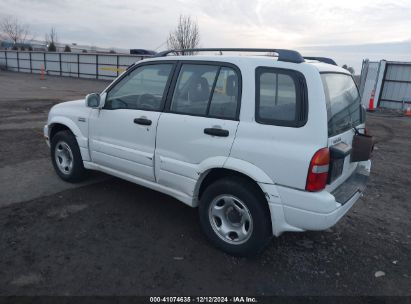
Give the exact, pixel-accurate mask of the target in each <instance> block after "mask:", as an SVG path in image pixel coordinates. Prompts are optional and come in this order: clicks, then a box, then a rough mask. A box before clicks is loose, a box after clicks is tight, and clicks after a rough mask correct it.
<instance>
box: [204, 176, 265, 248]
mask: <svg viewBox="0 0 411 304" xmlns="http://www.w3.org/2000/svg"><path fill="white" fill-rule="evenodd" d="M199 213H200V221H201V226H202V228H203V231H204V233H205V234H206V235H207V237H208V238H209V239H210V241H211V242H212V243H213V244H214V245H215V246H216V247H218V248H220V249H222V250H223V251H225V252H227V253H229V254H232V255H236V256H249V255H255V254H257V253H259V252H260V251H261V250H262V249H263V248H264V247H265V245H266V244H267V243H268V241H269V240H270V239H271V237H272V231H271V220H270V215H269V210H268V206H267V201H266V200H265V198H264V196H263V195H262V194H261V193H259V191H258V190H257V189H256V188H255V186H254V185H253V184H252V183H250V182H249V181H247V180H246V179H243V178H236V177H233V178H224V179H220V180H217V181H216V182H214V183H213V184H211V185H210V186H209V187H208V188H207V189H206V190H205V191H204V194H203V195H202V197H201V202H200V207H199Z"/></svg>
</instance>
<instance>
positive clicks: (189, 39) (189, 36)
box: [167, 15, 200, 55]
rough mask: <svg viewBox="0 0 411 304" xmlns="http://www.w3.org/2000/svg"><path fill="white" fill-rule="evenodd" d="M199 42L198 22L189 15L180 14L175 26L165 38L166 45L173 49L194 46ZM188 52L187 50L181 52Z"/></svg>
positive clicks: (184, 48) (191, 47)
mask: <svg viewBox="0 0 411 304" xmlns="http://www.w3.org/2000/svg"><path fill="white" fill-rule="evenodd" d="M199 43H200V32H199V29H198V24H197V22H196V21H194V20H193V19H192V18H191V17H190V16H183V15H180V19H179V21H178V25H177V28H176V29H175V30H174V31H171V32H170V34H169V36H168V39H167V47H168V48H169V49H173V50H187V49H193V48H196V47H197V46H198V45H199ZM184 53H186V54H188V53H187V52H182V54H183V55H184Z"/></svg>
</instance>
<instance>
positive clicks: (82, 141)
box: [48, 116, 90, 161]
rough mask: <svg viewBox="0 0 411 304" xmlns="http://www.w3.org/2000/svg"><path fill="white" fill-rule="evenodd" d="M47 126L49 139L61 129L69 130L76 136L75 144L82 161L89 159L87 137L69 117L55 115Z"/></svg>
mask: <svg viewBox="0 0 411 304" xmlns="http://www.w3.org/2000/svg"><path fill="white" fill-rule="evenodd" d="M48 127H49V131H48V132H49V140H50V141H51V140H52V138H53V136H54V135H55V134H56V133H57V132H59V131H63V130H68V131H70V132H71V133H72V134H73V135H74V137H75V138H76V141H77V145H78V146H79V148H80V152H81V156H82V158H83V160H84V161H89V160H90V156H89V152H88V138H87V137H85V136H84V135H83V133H82V132H81V130H80V128H79V127H78V126H77V125H76V124H75V123H74V122H73V121H72V120H71V119H69V118H67V117H62V116H56V117H53V118H52V119H51V120H50V121H49V122H48Z"/></svg>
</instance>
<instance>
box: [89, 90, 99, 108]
mask: <svg viewBox="0 0 411 304" xmlns="http://www.w3.org/2000/svg"><path fill="white" fill-rule="evenodd" d="M100 101H101V99H100V94H98V93H91V94H88V95H87V96H86V106H87V107H89V108H93V109H98V108H100Z"/></svg>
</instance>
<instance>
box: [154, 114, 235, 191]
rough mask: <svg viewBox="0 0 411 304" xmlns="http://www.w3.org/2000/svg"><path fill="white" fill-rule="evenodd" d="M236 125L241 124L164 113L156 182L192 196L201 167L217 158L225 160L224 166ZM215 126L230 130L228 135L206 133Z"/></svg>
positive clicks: (159, 138) (160, 128)
mask: <svg viewBox="0 0 411 304" xmlns="http://www.w3.org/2000/svg"><path fill="white" fill-rule="evenodd" d="M237 125H238V121H233V120H222V119H215V118H206V117H197V116H190V115H181V114H174V113H163V114H162V115H161V117H160V120H159V123H158V131H157V146H156V159H157V163H156V165H157V166H156V177H157V182H158V183H159V184H161V185H164V186H167V187H171V188H174V189H176V190H179V191H182V192H184V193H185V194H187V195H190V196H193V194H194V188H195V184H196V181H197V179H198V178H199V175H200V174H201V173H202V172H201V171H200V164H201V163H202V162H203V161H205V160H207V159H209V158H214V159H215V158H216V157H217V158H219V159H221V160H222V161H223V162H222V163H221V164H219V167H222V165H223V164H224V161H225V159H227V157H228V156H229V154H230V150H231V146H232V144H233V141H234V137H235V134H236V130H237ZM212 127H215V128H220V129H225V130H228V131H229V136H228V137H216V136H210V135H207V134H204V129H205V128H212ZM176 135H177V136H176ZM185 183H188V184H189V185H185Z"/></svg>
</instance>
